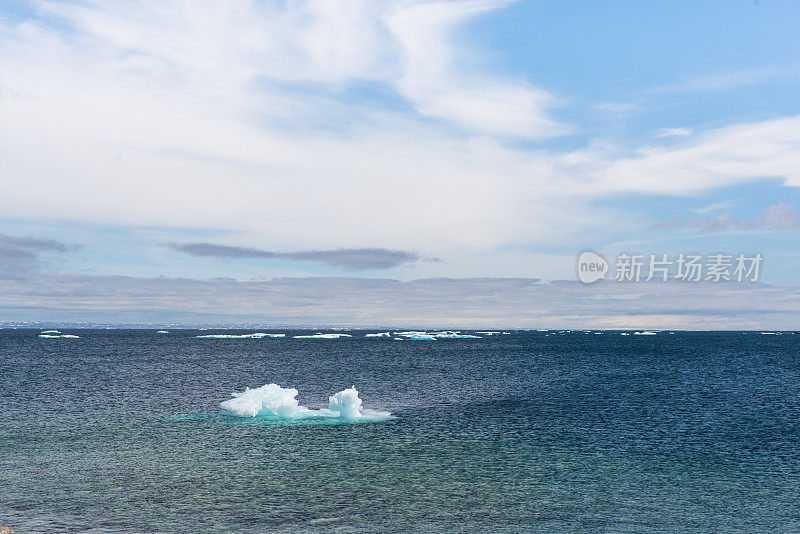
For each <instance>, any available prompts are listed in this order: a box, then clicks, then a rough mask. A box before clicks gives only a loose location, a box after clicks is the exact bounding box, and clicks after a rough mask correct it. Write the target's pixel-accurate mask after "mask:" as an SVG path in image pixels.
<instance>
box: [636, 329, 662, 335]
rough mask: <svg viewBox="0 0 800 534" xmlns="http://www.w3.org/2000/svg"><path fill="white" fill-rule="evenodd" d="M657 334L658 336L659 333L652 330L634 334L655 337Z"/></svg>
mask: <svg viewBox="0 0 800 534" xmlns="http://www.w3.org/2000/svg"><path fill="white" fill-rule="evenodd" d="M656 334H658V332H653V331H650V330H644V331H642V332H634V333H633V335H634V336H654V335H656Z"/></svg>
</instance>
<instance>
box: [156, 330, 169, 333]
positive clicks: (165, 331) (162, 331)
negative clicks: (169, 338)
mask: <svg viewBox="0 0 800 534" xmlns="http://www.w3.org/2000/svg"><path fill="white" fill-rule="evenodd" d="M156 334H169V331H168V330H159V331H158V332H156Z"/></svg>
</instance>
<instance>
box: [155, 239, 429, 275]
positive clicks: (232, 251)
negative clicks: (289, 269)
mask: <svg viewBox="0 0 800 534" xmlns="http://www.w3.org/2000/svg"><path fill="white" fill-rule="evenodd" d="M168 246H169V247H170V248H172V249H173V250H177V251H179V252H184V253H186V254H191V255H192V256H200V257H214V258H263V259H282V260H292V261H311V262H317V263H323V264H325V265H331V266H333V267H342V268H344V269H349V270H353V271H361V270H368V269H390V268H392V267H398V266H400V265H403V264H406V263H414V262H417V261H420V260H423V259H424V260H426V261H438V260H436V259H435V258H423V257H422V256H420V255H419V254H417V253H416V252H409V251H405V250H389V249H385V248H340V249H335V250H304V251H298V252H273V251H269V250H261V249H256V248H249V247H233V246H227V245H217V244H214V243H170V244H169V245H168Z"/></svg>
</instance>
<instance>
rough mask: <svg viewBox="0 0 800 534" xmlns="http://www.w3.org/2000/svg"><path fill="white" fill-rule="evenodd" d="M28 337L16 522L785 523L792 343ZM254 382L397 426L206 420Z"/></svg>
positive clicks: (792, 509)
mask: <svg viewBox="0 0 800 534" xmlns="http://www.w3.org/2000/svg"><path fill="white" fill-rule="evenodd" d="M64 331H65V332H70V331H68V330H64ZM37 333H38V332H34V331H30V330H27V331H26V330H2V331H0V524H8V525H10V526H12V527H13V528H14V529H15V530H17V532H19V533H26V532H94V533H101V532H253V533H255V532H538V531H543V532H564V531H587V532H643V531H654V530H660V531H698V532H700V531H703V532H705V531H713V532H719V531H740V532H756V531H762V532H763V531H768V530H769V531H782V532H791V531H795V532H796V531H800V506H799V505H798V503H800V350H799V349H800V336H797V335H780V336H765V335H759V334H755V333H747V334H744V333H741V332H729V333H676V334H675V335H669V334H667V333H660V334H659V335H657V336H620V335H619V334H618V333H605V334H603V335H592V334H584V333H582V332H576V333H568V334H564V335H555V334H553V335H549V336H546V335H545V334H544V333H541V332H526V333H514V334H513V335H508V336H496V337H491V338H485V339H480V340H439V341H435V342H425V341H417V342H412V341H393V340H386V339H364V338H363V332H351V333H353V334H354V336H355V337H353V338H351V339H339V340H296V339H291V338H286V339H230V340H209V339H204V340H201V339H194V338H193V337H192V336H194V335H196V334H197V333H198V332H195V331H172V332H171V333H170V334H168V335H157V334H156V333H155V332H154V331H131V330H128V331H124V330H83V331H72V332H70V333H78V334H79V335H80V336H81V339H38V338H37ZM295 333H296V332H295ZM287 334H289V335H292V334H293V332H288V331H287ZM271 382H274V383H277V384H280V385H282V386H285V387H294V388H296V389H298V390H299V392H300V393H299V396H298V400H299V401H300V403H301V404H303V405H306V406H309V407H312V408H322V407H325V406H327V400H328V396H329V395H331V394H333V393H335V392H337V391H340V390H342V389H345V388H347V387H349V386H351V385H356V387H357V388H358V390H359V392H360V395H361V398H362V399H363V400H364V406H365V407H367V408H372V409H376V410H388V411H391V412H392V413H393V414H395V415H396V416H397V417H396V418H395V419H391V420H388V421H382V422H377V423H342V424H324V425H321V424H305V423H292V424H273V423H269V422H259V421H255V422H254V421H253V420H249V421H247V423H248V424H245V421H244V420H242V419H237V418H234V417H230V416H225V415H222V414H220V413H219V411H220V410H219V403H220V402H221V401H224V400H227V399H228V398H230V394H231V392H233V391H241V390H243V389H244V388H245V387H248V386H249V387H258V386H261V385H264V384H267V383H271Z"/></svg>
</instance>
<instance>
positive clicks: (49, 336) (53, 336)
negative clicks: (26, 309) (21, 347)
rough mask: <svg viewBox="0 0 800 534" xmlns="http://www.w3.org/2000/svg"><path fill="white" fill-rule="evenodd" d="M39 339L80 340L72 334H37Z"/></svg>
mask: <svg viewBox="0 0 800 534" xmlns="http://www.w3.org/2000/svg"><path fill="white" fill-rule="evenodd" d="M39 337H40V338H43V339H80V336H74V335H72V334H39Z"/></svg>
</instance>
